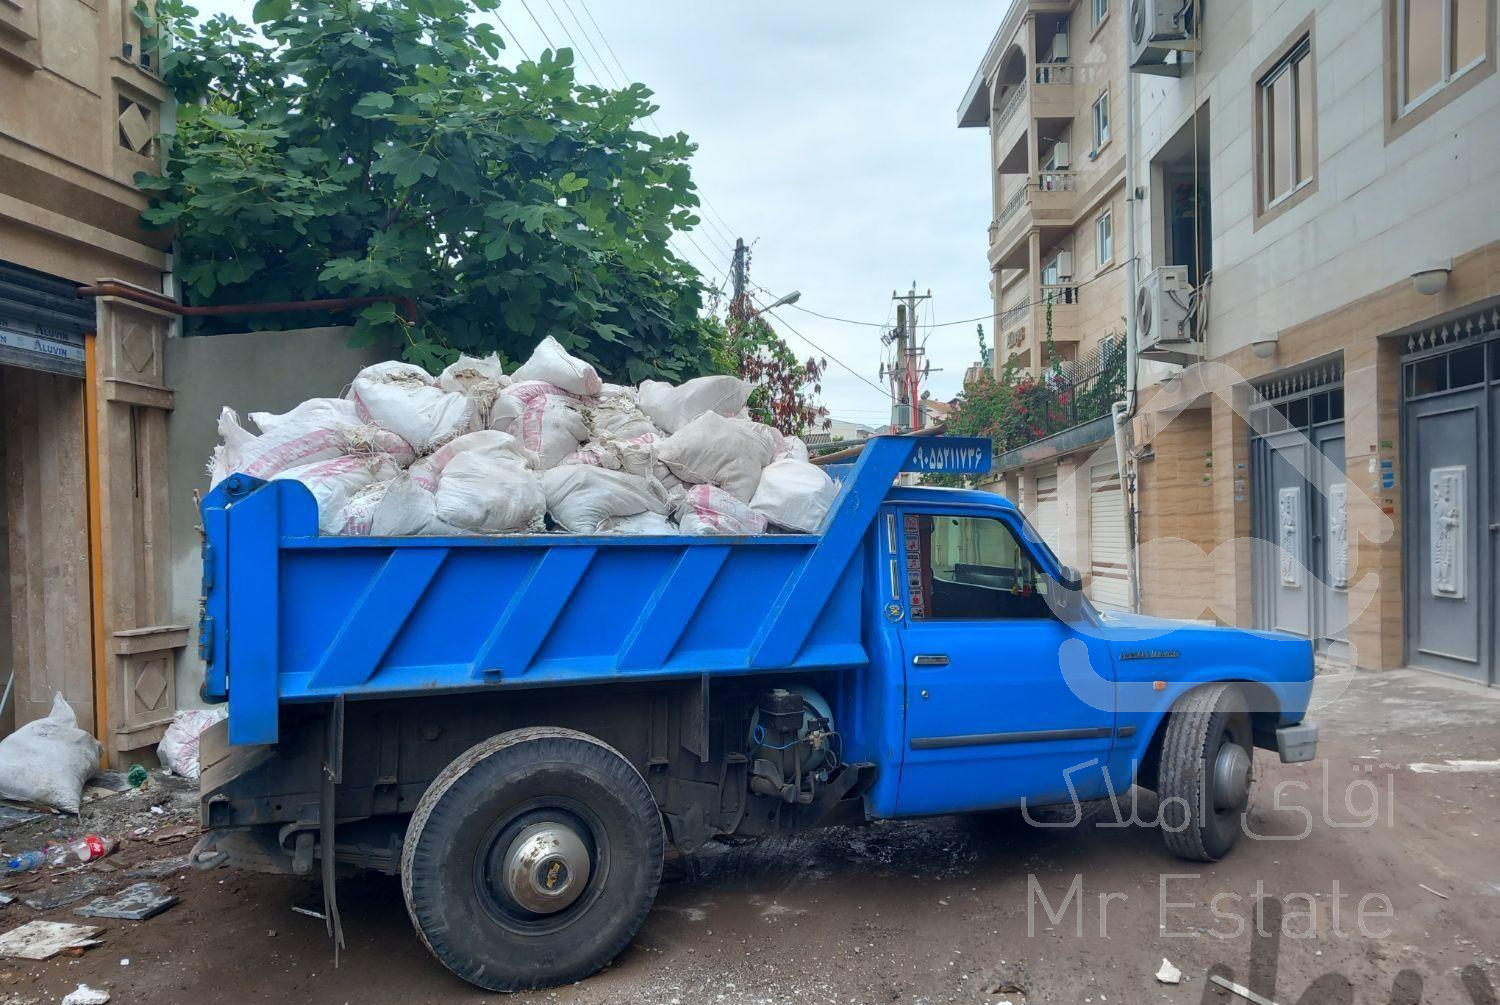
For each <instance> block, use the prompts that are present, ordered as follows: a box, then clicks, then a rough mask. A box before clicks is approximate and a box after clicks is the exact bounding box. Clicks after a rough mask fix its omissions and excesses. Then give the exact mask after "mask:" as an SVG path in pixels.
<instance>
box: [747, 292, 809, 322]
mask: <svg viewBox="0 0 1500 1005" xmlns="http://www.w3.org/2000/svg"><path fill="white" fill-rule="evenodd" d="M801 299H802V291H801V290H793V291H792V292H790V293H788V294H787V295H786V296H784V297H782V298H781V299H780V300H778V301H776V302H775V303H774V304H768V305H767V306H765V307H762V308H761V309H760V310H758V311H753V312H751V314H750V316H751V317H752V318H758V317H760V316H761V315H762V314H764V313H765V312H766V311H774V310H775V309H776V308H778V307H785V306H787V305H788V304H795V303H796V302H797V301H799V300H801Z"/></svg>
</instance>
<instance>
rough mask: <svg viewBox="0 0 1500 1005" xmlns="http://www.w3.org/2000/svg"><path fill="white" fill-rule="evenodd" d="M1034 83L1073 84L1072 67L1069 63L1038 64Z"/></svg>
mask: <svg viewBox="0 0 1500 1005" xmlns="http://www.w3.org/2000/svg"><path fill="white" fill-rule="evenodd" d="M1036 82H1037V83H1038V84H1071V83H1073V66H1072V64H1070V63H1038V64H1037V66H1036Z"/></svg>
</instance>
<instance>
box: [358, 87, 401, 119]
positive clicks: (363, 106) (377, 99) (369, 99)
mask: <svg viewBox="0 0 1500 1005" xmlns="http://www.w3.org/2000/svg"><path fill="white" fill-rule="evenodd" d="M395 103H396V98H395V97H394V96H393V95H390V94H387V93H386V92H385V91H371V92H370V93H369V94H366V95H365V96H364V97H362V98H360V99H359V100H358V101H356V102H355V103H354V107H353V108H352V109H350V110H351V111H352V112H354V114H355V115H358V116H361V117H363V118H366V119H373V118H377V117H379V115H380V113H381V112H384V111H385V110H386V109H387V108H390V107H391V106H392V105H394V104H395Z"/></svg>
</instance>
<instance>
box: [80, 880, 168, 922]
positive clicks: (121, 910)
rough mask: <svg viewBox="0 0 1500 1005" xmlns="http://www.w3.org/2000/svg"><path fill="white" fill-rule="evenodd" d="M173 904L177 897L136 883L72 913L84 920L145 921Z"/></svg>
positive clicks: (154, 886) (153, 886)
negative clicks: (81, 916)
mask: <svg viewBox="0 0 1500 1005" xmlns="http://www.w3.org/2000/svg"><path fill="white" fill-rule="evenodd" d="M175 903H177V896H176V895H175V894H170V893H167V892H166V891H165V890H163V889H162V888H161V887H160V886H158V885H156V884H155V883H136V884H134V885H133V886H127V887H126V888H125V889H123V890H121V891H120V892H119V893H116V894H113V895H112V896H108V897H98V898H96V899H94V900H91V901H89V902H88V903H87V904H85V905H83V906H82V907H79V908H75V909H74V911H73V913H74V914H81V915H83V916H84V917H85V918H118V919H120V920H121V921H145V920H146V919H147V918H154V917H156V916H157V915H158V914H160V913H161V912H163V911H165V910H166V909H167V908H169V907H171V906H172V905H173V904H175Z"/></svg>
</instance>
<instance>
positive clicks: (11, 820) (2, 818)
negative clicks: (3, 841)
mask: <svg viewBox="0 0 1500 1005" xmlns="http://www.w3.org/2000/svg"><path fill="white" fill-rule="evenodd" d="M41 816H42V811H41V810H32V809H24V808H22V807H20V806H7V805H5V804H4V803H0V831H8V830H10V829H11V828H12V827H19V826H21V825H22V824H29V823H31V821H33V820H36V819H38V818H39V817H41Z"/></svg>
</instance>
